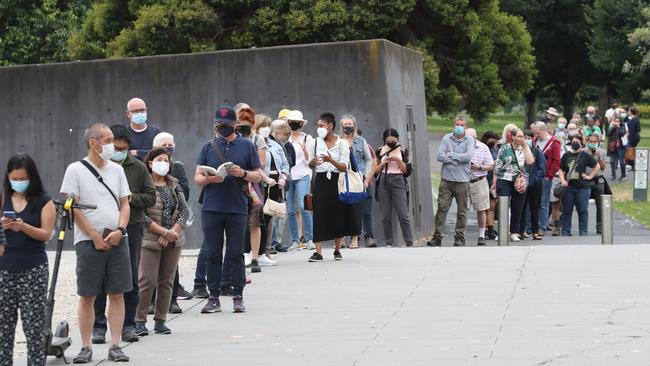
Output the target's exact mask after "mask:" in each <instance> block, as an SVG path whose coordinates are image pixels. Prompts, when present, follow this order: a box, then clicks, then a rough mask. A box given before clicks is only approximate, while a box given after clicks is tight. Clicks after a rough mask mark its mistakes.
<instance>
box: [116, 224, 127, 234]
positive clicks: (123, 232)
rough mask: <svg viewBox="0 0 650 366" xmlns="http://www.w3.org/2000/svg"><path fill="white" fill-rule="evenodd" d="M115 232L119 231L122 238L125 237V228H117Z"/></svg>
mask: <svg viewBox="0 0 650 366" xmlns="http://www.w3.org/2000/svg"><path fill="white" fill-rule="evenodd" d="M117 230H119V231H120V232H121V233H122V236H126V233H127V231H126V229H125V228H123V227H121V226H119V227H118V228H117Z"/></svg>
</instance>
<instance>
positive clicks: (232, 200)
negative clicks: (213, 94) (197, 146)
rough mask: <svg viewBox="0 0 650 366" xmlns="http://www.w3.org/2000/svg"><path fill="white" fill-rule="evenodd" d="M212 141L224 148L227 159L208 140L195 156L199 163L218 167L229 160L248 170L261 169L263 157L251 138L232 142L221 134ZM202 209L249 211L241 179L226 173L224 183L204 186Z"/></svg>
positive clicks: (222, 211) (209, 210)
mask: <svg viewBox="0 0 650 366" xmlns="http://www.w3.org/2000/svg"><path fill="white" fill-rule="evenodd" d="M213 141H214V142H215V143H216V144H217V146H218V147H220V148H221V152H223V156H224V157H225V158H226V161H221V159H219V155H217V153H216V152H215V151H214V149H213V148H212V146H211V144H210V143H209V142H208V143H206V144H205V145H203V148H202V149H201V152H200V153H199V157H198V159H196V164H197V165H208V166H211V167H213V168H215V169H217V168H219V165H221V164H223V163H225V162H228V161H230V162H232V163H233V164H235V165H239V166H240V167H241V168H242V169H245V170H248V171H250V170H257V169H260V159H259V158H258V156H257V151H256V150H255V146H254V145H253V143H252V142H251V141H249V140H247V139H244V138H242V137H240V136H237V138H236V139H234V140H233V141H230V142H228V141H227V140H226V139H224V138H221V137H217V138H215V139H214V140H213ZM203 211H208V212H221V213H232V214H240V215H247V214H248V196H247V195H246V193H245V192H244V191H243V190H242V180H241V179H235V178H234V177H232V176H227V177H226V179H225V180H224V181H223V182H222V183H215V184H209V185H207V186H205V195H204V196H203Z"/></svg>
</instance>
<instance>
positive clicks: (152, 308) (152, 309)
mask: <svg viewBox="0 0 650 366" xmlns="http://www.w3.org/2000/svg"><path fill="white" fill-rule="evenodd" d="M155 313H156V305H154V304H149V309H148V310H147V314H149V315H153V314H155Z"/></svg>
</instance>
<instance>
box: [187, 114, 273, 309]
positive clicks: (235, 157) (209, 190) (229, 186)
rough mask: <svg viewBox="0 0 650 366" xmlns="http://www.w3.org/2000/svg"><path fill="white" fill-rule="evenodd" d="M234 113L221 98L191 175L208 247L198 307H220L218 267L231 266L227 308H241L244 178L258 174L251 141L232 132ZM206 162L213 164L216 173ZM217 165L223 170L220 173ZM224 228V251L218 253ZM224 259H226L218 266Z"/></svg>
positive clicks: (245, 211) (248, 179)
mask: <svg viewBox="0 0 650 366" xmlns="http://www.w3.org/2000/svg"><path fill="white" fill-rule="evenodd" d="M235 119H236V117H235V111H234V110H233V108H232V107H231V106H230V105H227V104H223V105H220V106H219V107H218V108H217V113H216V116H215V119H214V128H215V131H216V137H215V138H214V139H213V140H212V141H210V142H208V143H206V144H205V145H204V146H203V148H202V149H201V152H200V153H199V157H198V159H197V162H196V164H197V167H196V173H195V174H194V181H195V182H196V184H197V185H199V186H202V187H204V197H203V211H202V213H201V218H202V220H201V221H202V224H203V235H204V241H205V245H206V246H207V249H208V259H207V269H208V271H207V275H208V289H209V291H210V298H209V299H208V302H207V303H206V305H205V306H204V307H203V309H202V310H201V312H202V313H215V312H219V311H221V304H220V302H219V294H220V281H221V275H222V273H221V272H222V269H223V268H224V267H225V268H227V269H228V270H229V271H230V272H231V273H230V277H231V278H232V282H233V288H234V295H235V296H234V297H233V311H234V312H236V313H239V312H244V311H246V308H245V307H244V302H243V291H244V285H245V283H246V268H245V266H244V239H245V235H246V225H247V223H248V199H249V197H248V186H249V185H248V183H250V182H260V181H261V180H262V175H261V174H260V170H259V169H260V161H259V158H258V156H257V152H256V151H255V146H253V143H252V142H250V141H249V140H247V139H244V138H242V137H240V136H239V135H238V134H236V133H235V128H234V124H235ZM225 163H231V164H225ZM222 165H223V166H222ZM206 167H212V168H213V169H216V170H217V171H216V174H213V173H215V172H214V171H212V170H211V169H208V168H206ZM223 170H225V171H226V173H227V175H225V176H224V175H222V174H220V173H222V172H223ZM224 233H225V236H226V254H225V258H222V256H223V255H222V252H223V245H224ZM224 262H225V263H227V264H228V265H227V266H223V264H224Z"/></svg>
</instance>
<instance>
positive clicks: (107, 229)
mask: <svg viewBox="0 0 650 366" xmlns="http://www.w3.org/2000/svg"><path fill="white" fill-rule="evenodd" d="M112 232H113V230H111V229H109V228H106V229H104V233H103V235H102V238H104V239H106V237H107V236H109V235H110V234H111V233H112Z"/></svg>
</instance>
